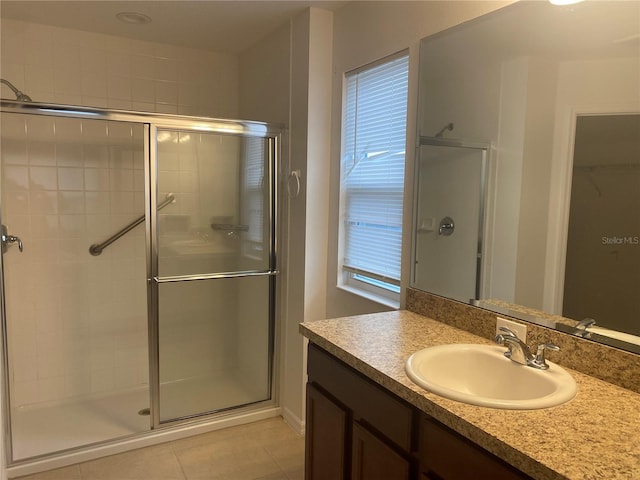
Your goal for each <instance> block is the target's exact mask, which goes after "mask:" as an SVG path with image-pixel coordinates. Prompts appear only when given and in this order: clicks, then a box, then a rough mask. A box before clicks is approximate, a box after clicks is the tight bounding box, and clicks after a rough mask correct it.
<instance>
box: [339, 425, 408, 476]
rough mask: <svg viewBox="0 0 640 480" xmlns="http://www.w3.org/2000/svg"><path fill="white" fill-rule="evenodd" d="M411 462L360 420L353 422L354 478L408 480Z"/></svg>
mask: <svg viewBox="0 0 640 480" xmlns="http://www.w3.org/2000/svg"><path fill="white" fill-rule="evenodd" d="M409 471H410V467H409V462H408V461H407V460H406V459H405V458H404V457H403V456H402V455H400V454H398V453H397V452H396V451H395V450H393V449H392V448H391V447H389V446H388V445H387V444H386V443H384V442H383V441H381V440H380V439H379V438H378V437H376V436H375V435H373V434H372V433H371V432H369V431H368V430H367V429H366V428H365V427H364V426H363V425H361V424H359V423H358V422H354V424H353V449H352V470H351V472H352V473H351V478H352V480H408V479H409Z"/></svg>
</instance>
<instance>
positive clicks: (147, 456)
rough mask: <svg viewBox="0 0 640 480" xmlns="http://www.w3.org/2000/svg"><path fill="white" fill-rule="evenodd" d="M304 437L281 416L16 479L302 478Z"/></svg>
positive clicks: (199, 479) (188, 479)
mask: <svg viewBox="0 0 640 480" xmlns="http://www.w3.org/2000/svg"><path fill="white" fill-rule="evenodd" d="M303 478H304V437H302V436H300V435H298V434H296V433H295V432H294V431H293V430H292V429H291V428H290V427H289V426H288V425H287V424H286V423H284V421H283V420H282V418H281V417H276V418H271V419H267V420H262V421H260V422H256V423H252V424H248V425H241V426H238V427H232V428H227V429H224V430H219V431H216V432H210V433H205V434H202V435H197V436H194V437H190V438H185V439H181V440H176V441H173V442H169V443H164V444H161V445H155V446H152V447H147V448H141V449H139V450H133V451H131V452H125V453H121V454H119V455H112V456H110V457H105V458H100V459H98V460H92V461H89V462H84V463H80V464H77V465H72V466H70V467H65V468H60V469H57V470H51V471H48V472H43V473H39V474H35V475H28V476H25V477H19V479H20V480H303Z"/></svg>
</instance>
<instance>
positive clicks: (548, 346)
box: [532, 343, 560, 370]
mask: <svg viewBox="0 0 640 480" xmlns="http://www.w3.org/2000/svg"><path fill="white" fill-rule="evenodd" d="M545 350H553V351H556V352H557V351H558V350H560V347H559V346H557V345H555V344H553V343H541V344H540V345H538V350H537V352H536V358H534V359H533V362H532V363H534V364H535V367H536V368H540V369H542V370H546V369H548V368H549V365H548V364H547V361H546V359H545V358H544V351H545Z"/></svg>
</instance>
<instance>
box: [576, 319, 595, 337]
mask: <svg viewBox="0 0 640 480" xmlns="http://www.w3.org/2000/svg"><path fill="white" fill-rule="evenodd" d="M595 324H596V321H595V320H594V319H593V318H589V317H587V318H585V319H583V320H581V321H580V322H578V323H577V324H576V326H575V331H574V333H573V334H574V335H575V336H577V337H582V338H590V337H591V332H589V331H588V330H587V329H588V328H589V327H593V326H594V325H595Z"/></svg>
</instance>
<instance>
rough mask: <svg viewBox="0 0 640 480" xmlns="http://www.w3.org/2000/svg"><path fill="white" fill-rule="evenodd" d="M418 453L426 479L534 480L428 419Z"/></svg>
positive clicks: (422, 422)
mask: <svg viewBox="0 0 640 480" xmlns="http://www.w3.org/2000/svg"><path fill="white" fill-rule="evenodd" d="M419 452H420V453H419V455H420V470H421V474H422V475H423V478H429V479H430V478H438V479H444V480H456V479H467V478H475V479H500V480H531V478H530V477H529V476H527V475H525V474H524V473H522V472H520V471H518V470H516V469H515V468H513V467H512V466H511V465H509V464H507V463H506V462H504V461H503V460H501V459H500V458H498V457H496V456H495V455H493V454H492V453H490V452H487V451H486V450H484V449H482V448H480V447H479V446H477V445H475V444H474V443H472V442H470V441H469V440H467V439H466V438H464V437H462V436H461V435H458V434H457V433H455V432H454V431H452V430H450V429H449V428H447V427H446V426H444V425H442V424H441V423H439V422H437V421H435V420H433V419H431V418H428V417H426V416H425V417H421V420H420V440H419Z"/></svg>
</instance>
